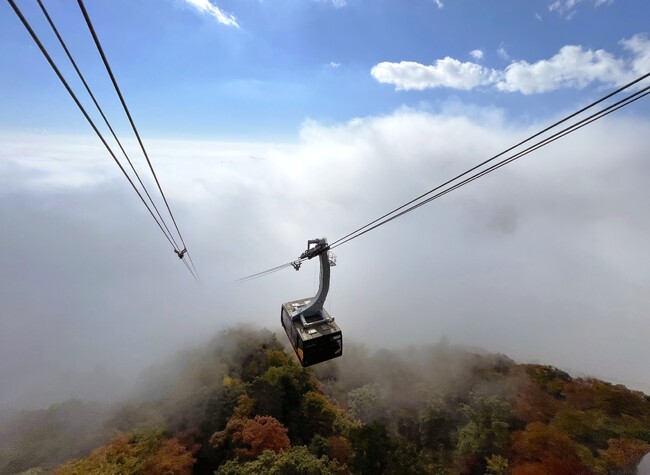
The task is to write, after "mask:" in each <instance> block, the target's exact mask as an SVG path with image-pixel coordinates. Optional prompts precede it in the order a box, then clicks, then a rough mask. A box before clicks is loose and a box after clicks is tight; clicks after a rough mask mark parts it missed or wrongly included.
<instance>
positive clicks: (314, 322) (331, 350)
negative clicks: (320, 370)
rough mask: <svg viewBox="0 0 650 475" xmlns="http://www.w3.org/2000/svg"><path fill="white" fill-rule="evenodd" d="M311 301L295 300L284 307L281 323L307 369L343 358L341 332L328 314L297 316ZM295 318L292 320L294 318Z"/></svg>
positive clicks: (301, 362)
mask: <svg viewBox="0 0 650 475" xmlns="http://www.w3.org/2000/svg"><path fill="white" fill-rule="evenodd" d="M310 300H311V299H301V300H294V301H291V302H285V303H283V304H282V313H281V321H282V326H283V327H284V330H285V331H286V332H287V337H289V342H290V343H291V346H292V347H293V349H294V351H295V352H296V356H298V359H299V360H300V364H302V365H303V366H304V367H306V366H311V365H313V364H316V363H322V362H323V361H327V360H331V359H332V358H338V357H339V356H341V355H342V354H343V335H342V333H341V329H340V328H339V326H338V325H337V324H336V322H335V321H334V318H332V317H331V316H330V315H329V313H328V312H327V310H325V309H324V308H323V309H321V310H320V312H319V314H317V315H314V316H311V317H305V316H303V315H302V314H300V313H298V314H296V311H299V310H300V308H304V307H305V306H307V304H308V303H309V302H310ZM292 315H293V317H292Z"/></svg>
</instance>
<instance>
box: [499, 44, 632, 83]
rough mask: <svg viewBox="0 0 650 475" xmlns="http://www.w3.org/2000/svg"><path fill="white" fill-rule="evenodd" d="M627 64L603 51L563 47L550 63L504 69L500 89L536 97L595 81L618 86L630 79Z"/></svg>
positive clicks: (545, 61)
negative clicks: (543, 93)
mask: <svg viewBox="0 0 650 475" xmlns="http://www.w3.org/2000/svg"><path fill="white" fill-rule="evenodd" d="M627 73H628V68H626V64H625V61H623V60H621V59H617V58H615V57H614V56H613V55H612V54H610V53H607V52H606V51H603V50H597V51H592V50H585V49H583V48H582V47H581V46H564V47H562V49H560V52H559V53H557V54H556V55H555V56H553V57H552V58H551V59H548V60H541V61H537V62H536V63H533V64H529V63H527V62H526V61H517V62H514V63H512V64H510V66H508V67H507V68H506V70H505V74H504V77H503V79H502V80H501V81H499V82H498V83H497V85H496V86H497V88H498V89H500V90H502V91H507V92H521V93H523V94H534V93H540V92H548V91H554V90H556V89H566V88H573V89H581V88H583V87H585V86H587V85H588V84H591V83H592V82H601V83H604V84H618V83H621V82H623V81H625V80H626V79H627V78H628V77H629V74H627Z"/></svg>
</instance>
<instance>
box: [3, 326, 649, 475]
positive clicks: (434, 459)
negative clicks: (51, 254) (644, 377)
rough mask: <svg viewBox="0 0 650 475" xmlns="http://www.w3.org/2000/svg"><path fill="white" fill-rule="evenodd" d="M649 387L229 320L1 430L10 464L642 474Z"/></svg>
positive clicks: (452, 351)
mask: <svg viewBox="0 0 650 475" xmlns="http://www.w3.org/2000/svg"><path fill="white" fill-rule="evenodd" d="M647 452H650V397H648V396H646V395H644V394H643V393H640V392H636V391H631V390H628V389H627V388H625V387H624V386H620V385H613V384H609V383H606V382H603V381H599V380H595V379H588V378H572V377H571V376H569V374H567V373H565V372H563V371H561V370H558V369H556V368H553V367H550V366H542V365H524V364H517V363H515V362H514V361H512V360H511V359H509V358H507V357H505V356H503V355H493V354H486V353H482V352H477V351H470V350H467V349H462V348H457V347H452V346H450V345H448V344H445V343H440V344H438V345H435V346H431V347H418V348H408V349H405V350H403V351H387V350H381V351H369V350H368V349H366V348H364V347H362V346H358V345H347V346H346V349H345V355H344V357H343V358H340V359H338V360H335V361H332V362H329V363H326V364H322V365H318V366H316V367H314V368H312V369H304V368H302V367H300V365H299V364H298V363H297V360H296V359H295V357H294V356H293V355H292V354H290V353H289V352H288V351H287V350H286V349H285V347H284V345H283V344H281V343H280V341H279V340H278V339H277V338H276V336H275V335H274V334H272V333H270V332H268V331H262V330H252V329H243V328H240V329H235V330H229V331H225V332H223V333H221V334H220V335H218V336H217V337H216V338H215V339H214V340H213V341H212V342H211V343H210V344H209V345H207V346H205V347H202V348H197V349H194V350H191V351H186V352H184V353H183V354H181V355H178V356H177V357H175V358H174V359H171V360H170V361H167V362H165V363H163V364H161V365H160V367H159V368H155V369H152V370H151V371H149V372H148V373H147V374H146V375H144V377H143V382H142V386H141V389H140V391H139V393H138V395H137V396H135V397H134V398H132V399H131V400H130V401H129V402H128V403H120V404H114V405H111V406H107V405H102V404H94V403H83V402H80V401H68V402H65V403H62V404H55V405H53V406H51V407H50V408H48V409H46V410H39V411H28V412H23V413H21V414H17V415H14V416H13V417H12V418H10V419H9V420H5V421H4V423H3V425H2V427H0V473H3V474H5V473H6V474H10V473H20V472H23V471H26V470H29V469H31V470H30V473H41V472H43V473H48V472H54V473H57V474H60V475H68V474H85V473H97V474H100V473H116V474H117V473H119V474H190V473H200V474H203V473H217V474H218V475H240V474H241V475H243V474H258V473H273V474H348V473H352V474H381V473H385V474H395V475H397V474H450V475H451V474H485V473H487V474H506V473H508V474H514V475H527V474H553V475H562V474H567V475H568V474H599V473H603V474H604V473H612V474H623V473H635V465H636V464H637V463H638V461H639V460H640V458H641V457H642V456H643V455H644V454H646V453H647Z"/></svg>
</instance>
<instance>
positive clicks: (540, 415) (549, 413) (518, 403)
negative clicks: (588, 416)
mask: <svg viewBox="0 0 650 475" xmlns="http://www.w3.org/2000/svg"><path fill="white" fill-rule="evenodd" d="M560 404H561V402H560V401H558V400H557V399H556V398H555V397H553V396H551V395H550V394H549V393H548V392H546V391H544V390H542V389H541V388H540V387H539V386H538V385H537V384H534V383H533V382H531V381H527V382H526V383H524V384H523V385H522V386H521V387H520V388H519V391H518V392H517V395H516V396H515V398H514V401H513V409H514V411H515V415H516V416H517V419H519V420H522V421H524V422H526V423H530V422H544V423H548V422H549V421H550V420H551V419H552V418H553V415H554V414H555V413H556V412H557V411H558V408H559V407H560Z"/></svg>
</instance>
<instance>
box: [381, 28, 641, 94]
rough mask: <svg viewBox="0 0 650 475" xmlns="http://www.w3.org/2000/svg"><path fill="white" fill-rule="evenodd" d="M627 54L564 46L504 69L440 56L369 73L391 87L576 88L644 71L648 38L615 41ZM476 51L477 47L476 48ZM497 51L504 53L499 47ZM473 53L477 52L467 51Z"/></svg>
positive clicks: (521, 90)
mask: <svg viewBox="0 0 650 475" xmlns="http://www.w3.org/2000/svg"><path fill="white" fill-rule="evenodd" d="M621 45H622V46H623V48H624V49H625V50H626V52H627V53H629V54H628V57H616V56H614V55H613V54H611V53H609V52H607V51H604V50H596V51H593V50H590V49H585V48H583V47H582V46H576V45H568V46H564V47H562V48H561V49H560V51H559V52H558V53H557V54H555V55H554V56H552V57H551V58H550V59H543V60H540V61H537V62H535V63H528V62H527V61H514V62H512V63H511V64H510V65H509V66H508V67H506V68H505V69H504V70H495V69H489V68H487V67H484V66H482V65H480V64H476V63H472V62H465V63H463V62H460V61H459V60H457V59H454V58H450V57H446V58H444V59H441V60H437V61H436V62H435V63H434V64H433V65H430V66H427V65H423V64H420V63H416V62H409V61H402V62H400V63H389V62H384V63H379V64H377V65H376V66H375V67H373V68H372V70H371V74H372V76H373V77H374V78H375V79H376V80H377V81H379V82H380V83H384V84H392V85H394V86H395V89H396V90H420V91H421V90H424V89H432V88H437V87H447V88H451V89H460V90H471V89H475V88H477V87H480V86H493V87H495V88H496V89H498V90H500V91H505V92H519V93H522V94H537V93H543V92H548V91H554V90H557V89H581V88H584V87H586V86H588V85H589V84H593V83H600V84H605V85H617V84H623V83H625V82H628V81H630V80H632V79H634V78H635V77H637V76H639V75H641V74H644V73H646V72H648V71H650V40H649V39H648V37H647V36H646V35H642V34H639V35H635V36H633V37H632V38H629V39H625V40H623V41H621ZM477 51H478V50H477ZM498 51H499V54H500V56H502V57H506V56H507V53H506V51H505V49H503V47H500V48H499V50H498ZM470 54H471V55H472V56H474V57H475V58H478V56H479V55H478V54H477V55H474V52H471V53H470Z"/></svg>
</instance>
